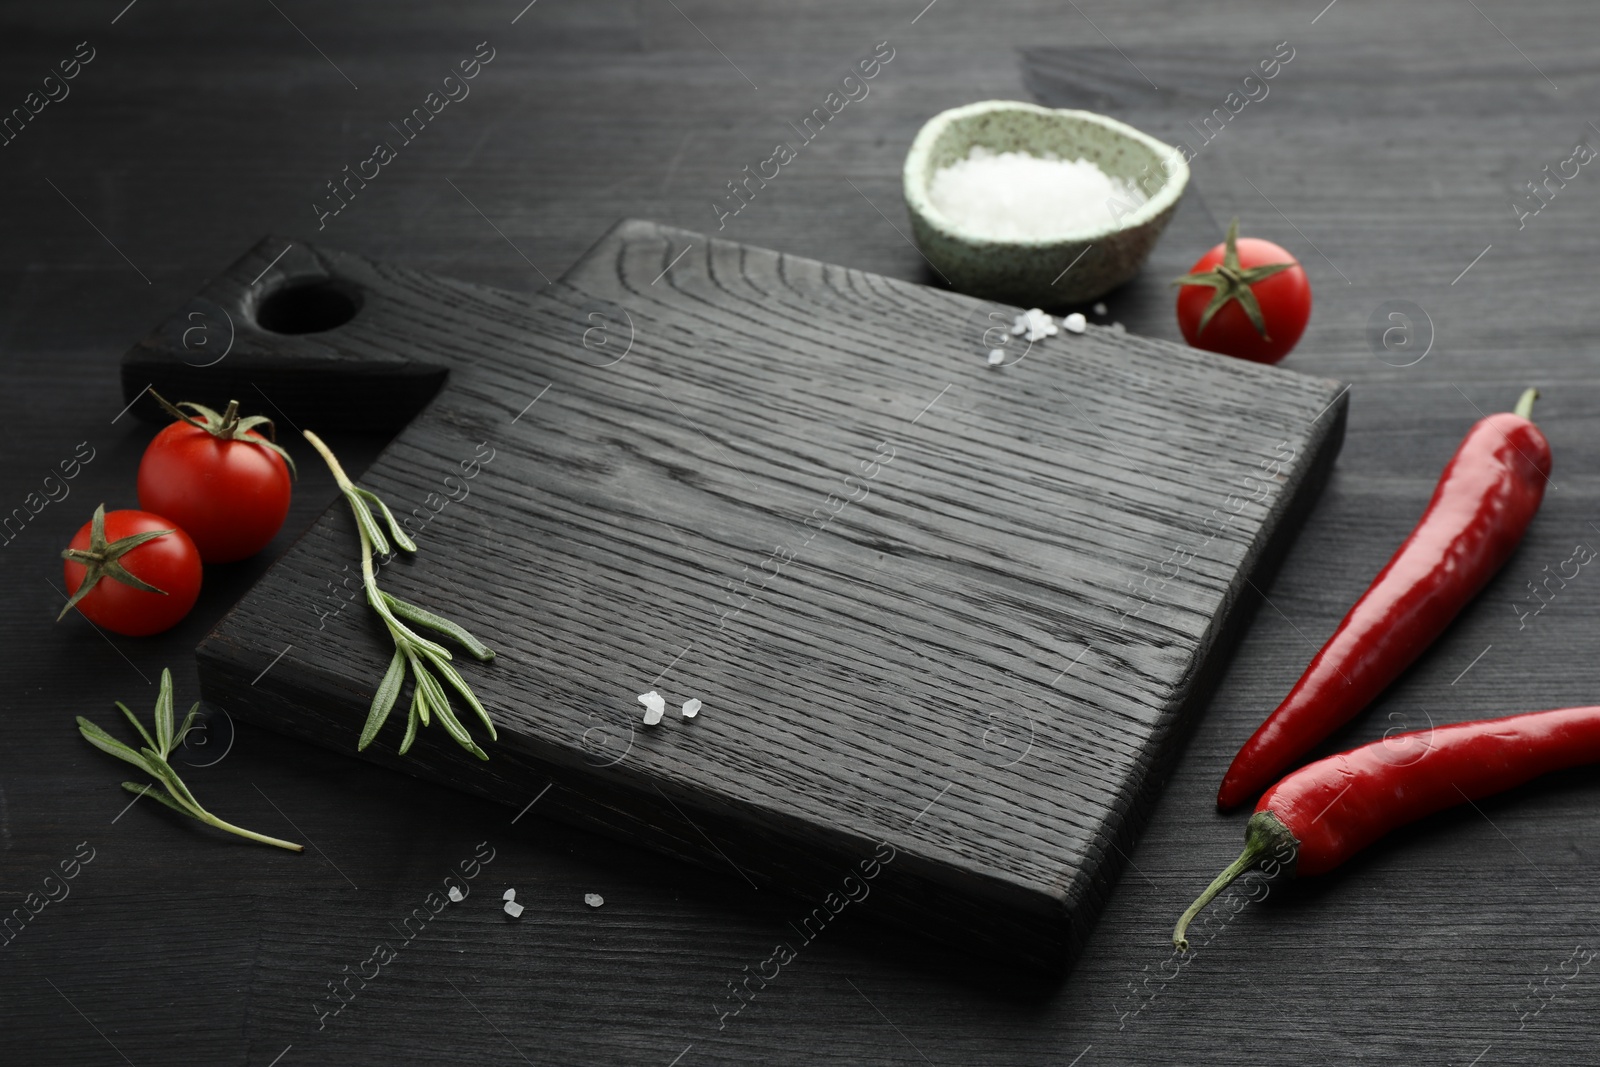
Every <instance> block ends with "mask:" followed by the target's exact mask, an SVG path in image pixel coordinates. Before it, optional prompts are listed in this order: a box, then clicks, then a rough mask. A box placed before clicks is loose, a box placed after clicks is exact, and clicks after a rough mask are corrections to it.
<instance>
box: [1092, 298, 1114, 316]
mask: <svg viewBox="0 0 1600 1067" xmlns="http://www.w3.org/2000/svg"><path fill="white" fill-rule="evenodd" d="M1094 313H1095V314H1096V315H1099V316H1101V317H1102V318H1104V317H1105V316H1107V315H1109V314H1111V310H1110V309H1109V308H1107V307H1106V305H1105V303H1104V302H1103V301H1102V302H1101V303H1098V304H1096V305H1095V306H1094Z"/></svg>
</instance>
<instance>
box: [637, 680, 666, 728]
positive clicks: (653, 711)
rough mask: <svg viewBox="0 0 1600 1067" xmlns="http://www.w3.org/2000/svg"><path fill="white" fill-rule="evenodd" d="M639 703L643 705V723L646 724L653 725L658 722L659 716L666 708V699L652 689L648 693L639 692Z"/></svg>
mask: <svg viewBox="0 0 1600 1067" xmlns="http://www.w3.org/2000/svg"><path fill="white" fill-rule="evenodd" d="M639 703H641V704H643V705H644V724H645V725H646V726H654V725H655V724H656V723H658V722H660V721H661V716H662V715H663V714H665V713H666V710H667V702H666V699H665V698H663V697H662V695H661V694H660V693H658V692H656V691H655V690H654V689H652V690H650V692H648V693H640V694H639Z"/></svg>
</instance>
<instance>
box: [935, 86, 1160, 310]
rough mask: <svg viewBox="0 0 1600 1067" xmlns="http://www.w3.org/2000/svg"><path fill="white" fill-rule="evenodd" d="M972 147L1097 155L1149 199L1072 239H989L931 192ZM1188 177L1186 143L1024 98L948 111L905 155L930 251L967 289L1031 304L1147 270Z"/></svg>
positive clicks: (1079, 297) (1096, 291)
mask: <svg viewBox="0 0 1600 1067" xmlns="http://www.w3.org/2000/svg"><path fill="white" fill-rule="evenodd" d="M973 145H982V146H984V147H985V148H988V149H991V150H993V151H996V152H1017V151H1021V152H1030V153H1033V154H1035V155H1043V154H1045V153H1047V152H1048V153H1053V154H1054V155H1056V156H1058V157H1060V158H1061V159H1088V160H1092V161H1093V162H1094V163H1095V164H1096V165H1098V166H1099V167H1100V168H1101V169H1102V170H1104V171H1105V172H1106V173H1107V174H1110V175H1112V176H1114V177H1123V178H1131V179H1133V180H1134V181H1135V182H1136V183H1137V184H1138V185H1139V187H1140V188H1141V189H1142V190H1143V191H1144V192H1145V193H1146V194H1147V195H1148V196H1149V199H1148V200H1146V201H1145V202H1144V203H1143V204H1140V205H1138V206H1136V207H1134V208H1133V210H1131V211H1128V212H1127V213H1125V214H1120V218H1117V217H1114V214H1113V211H1112V210H1111V209H1110V208H1109V207H1108V209H1107V211H1106V221H1105V225H1104V226H1103V227H1100V228H1097V229H1090V230H1085V231H1083V232H1082V233H1075V234H1072V235H1070V236H1061V237H1051V238H1048V239H1045V240H1009V239H995V238H989V237H983V236H980V235H978V234H975V233H972V232H970V231H967V230H963V229H962V228H961V227H960V226H958V225H956V223H954V222H953V221H951V220H950V219H949V218H947V217H945V216H944V215H941V214H940V213H939V212H938V211H937V210H935V209H934V207H933V204H932V203H931V202H930V201H929V199H928V186H929V184H930V182H931V181H932V179H933V175H934V172H935V171H937V170H938V169H939V168H940V167H945V166H948V165H950V164H951V163H953V162H955V161H956V160H958V159H965V158H966V155H967V153H968V152H969V151H970V150H971V149H972V146H973ZM1188 183H1189V165H1188V164H1187V163H1185V162H1184V160H1183V157H1182V156H1181V155H1180V154H1179V153H1178V150H1177V149H1175V148H1173V147H1171V146H1170V145H1166V144H1163V143H1162V142H1160V141H1158V140H1156V139H1155V138H1154V137H1151V136H1149V135H1148V134H1144V133H1140V132H1139V131H1138V130H1136V129H1134V128H1133V127H1132V126H1129V125H1126V124H1125V123H1121V122H1118V121H1117V120H1116V119H1109V118H1106V117H1105V116H1104V115H1096V114H1095V113H1094V112H1092V111H1058V110H1053V109H1051V108H1046V107H1039V106H1038V105H1036V104H1027V103H1022V102H1020V101H1015V100H985V101H983V102H981V103H977V104H968V105H967V106H965V107H958V108H954V109H952V110H950V111H944V112H941V113H939V114H938V115H935V116H934V117H933V118H931V119H929V120H928V122H927V124H926V125H924V126H923V127H922V129H921V130H920V131H919V132H918V133H917V137H916V140H914V141H912V142H911V151H909V152H907V153H906V165H905V197H906V207H907V208H908V209H909V211H910V213H911V232H912V233H913V234H914V235H915V236H916V241H917V247H918V248H920V249H922V254H923V255H925V256H927V257H928V261H929V262H930V263H932V264H933V265H934V267H935V268H936V269H937V270H938V271H939V273H940V274H942V275H944V276H945V277H946V278H947V279H949V281H950V284H951V285H952V286H953V287H954V288H956V289H957V290H959V291H960V292H963V293H970V294H971V295H973V296H981V297H987V298H989V299H993V300H1003V301H1006V302H1008V303H1013V304H1022V305H1025V306H1036V307H1052V306H1059V305H1062V304H1075V303H1081V302H1083V301H1086V300H1093V299H1094V298H1095V297H1097V296H1100V295H1101V294H1102V293H1105V292H1107V291H1109V290H1111V289H1114V288H1116V287H1117V286H1119V285H1121V284H1122V283H1123V282H1126V281H1127V280H1128V279H1130V278H1132V277H1133V276H1134V275H1135V274H1137V273H1139V268H1140V267H1141V266H1142V265H1143V264H1144V261H1145V257H1146V256H1148V255H1149V254H1150V249H1151V248H1152V247H1154V246H1155V243H1156V239H1157V238H1158V237H1160V236H1161V231H1162V230H1164V229H1166V226H1167V222H1168V221H1169V220H1170V219H1171V218H1172V213H1173V212H1174V211H1176V210H1177V208H1178V198H1179V197H1181V196H1182V195H1183V190H1184V187H1185V186H1186V185H1188ZM1069 267H1070V268H1071V269H1070V270H1069V269H1068V268H1069Z"/></svg>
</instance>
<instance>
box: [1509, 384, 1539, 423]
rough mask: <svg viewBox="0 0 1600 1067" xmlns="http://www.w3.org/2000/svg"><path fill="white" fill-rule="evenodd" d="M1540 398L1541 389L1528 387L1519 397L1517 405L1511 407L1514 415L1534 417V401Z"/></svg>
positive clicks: (1526, 417)
mask: <svg viewBox="0 0 1600 1067" xmlns="http://www.w3.org/2000/svg"><path fill="white" fill-rule="evenodd" d="M1538 399H1539V390H1537V389H1531V388H1530V389H1526V390H1524V391H1523V394H1522V396H1520V397H1519V398H1518V399H1517V406H1516V407H1514V408H1512V409H1511V413H1512V414H1513V415H1521V416H1522V417H1523V418H1525V419H1532V418H1533V402H1534V401H1535V400H1538Z"/></svg>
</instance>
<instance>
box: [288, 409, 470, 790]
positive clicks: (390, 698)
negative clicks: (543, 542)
mask: <svg viewBox="0 0 1600 1067" xmlns="http://www.w3.org/2000/svg"><path fill="white" fill-rule="evenodd" d="M300 432H301V433H302V434H303V435H304V436H305V439H306V440H307V441H309V442H311V447H312V448H315V449H316V450H317V451H318V452H319V453H320V454H321V455H322V458H323V460H324V461H325V462H326V463H327V464H328V470H330V471H332V472H333V480H334V481H335V482H337V483H338V485H339V491H340V492H342V493H343V494H344V497H345V499H346V500H348V501H349V502H350V510H351V511H352V512H353V513H354V514H355V517H356V530H357V532H358V533H359V534H360V535H361V581H362V584H363V585H365V586H366V590H367V603H368V604H370V605H372V610H373V611H376V612H377V613H378V617H379V618H381V619H382V620H383V622H384V625H385V626H387V627H388V628H389V636H390V637H391V638H392V639H393V640H394V658H393V659H391V660H390V661H389V669H388V670H387V671H386V672H385V673H384V675H383V681H381V682H379V683H378V691H377V692H376V693H375V694H373V697H372V708H371V710H370V711H368V712H367V722H366V725H365V726H363V727H362V728H361V739H360V740H359V741H358V742H356V749H357V751H359V750H361V749H364V748H366V747H367V746H368V745H370V744H371V743H372V739H373V738H375V737H377V736H378V731H379V730H381V729H383V724H384V723H385V722H387V721H388V718H389V712H390V711H391V710H393V708H394V705H395V702H396V701H397V700H398V699H399V697H400V691H401V690H402V689H403V688H405V684H406V674H407V673H408V672H409V673H410V674H411V677H412V679H413V680H414V682H415V685H414V686H413V687H412V690H411V709H410V712H409V713H408V716H407V720H406V734H405V737H404V738H403V739H402V740H401V742H400V754H401V755H402V756H403V755H405V754H406V752H407V751H408V750H410V748H411V742H412V741H414V740H416V736H417V724H418V723H419V722H420V723H421V724H422V725H423V726H427V725H428V724H429V722H430V720H431V718H432V716H434V715H437V716H438V717H439V723H440V725H442V726H443V727H444V728H445V731H446V732H447V733H449V735H450V736H451V737H453V738H455V741H456V744H458V745H460V746H461V747H462V748H464V749H466V750H467V751H468V752H470V753H472V754H473V755H474V756H477V757H478V758H479V759H483V760H486V759H488V758H489V756H488V754H487V753H485V752H484V751H483V749H481V748H479V747H478V745H477V743H476V742H475V741H473V740H472V736H471V735H470V734H468V733H467V728H466V727H465V726H463V725H461V720H460V719H458V718H456V714H455V712H454V711H453V710H452V709H451V707H450V697H449V695H448V694H447V693H446V692H445V688H444V686H443V685H441V684H440V682H439V678H443V679H444V680H445V681H446V682H448V683H449V684H450V687H451V688H452V689H454V690H455V691H456V692H457V693H459V694H461V698H462V699H463V700H465V701H466V702H467V706H468V707H470V708H472V710H473V711H475V712H477V715H478V718H479V719H481V720H482V721H483V725H484V726H485V727H487V728H488V730H489V737H490V739H491V740H498V739H499V735H498V734H497V733H496V732H495V728H494V722H493V721H492V720H491V719H490V718H489V713H488V712H487V711H485V710H484V707H483V704H482V703H481V702H480V701H479V700H478V697H477V695H476V694H474V693H473V691H472V687H471V686H469V685H467V681H466V679H465V678H463V677H461V672H459V671H457V670H456V669H455V667H453V666H452V665H451V663H450V660H451V659H452V658H453V657H452V656H451V655H450V650H449V649H447V648H445V647H444V646H443V645H441V644H439V643H438V642H436V641H430V640H429V639H428V638H426V637H423V636H421V635H420V634H418V633H417V632H416V631H415V630H413V629H411V628H410V627H409V626H407V625H406V622H411V623H415V624H417V625H418V626H425V627H427V628H428V629H430V630H435V631H437V632H439V633H441V634H444V635H445V636H446V637H449V638H452V639H453V640H455V641H456V642H457V643H459V644H460V645H461V646H462V647H463V648H465V649H466V650H467V651H468V652H470V653H471V654H472V655H473V657H474V658H476V659H478V660H481V661H484V662H487V661H489V660H492V659H494V652H493V651H491V650H490V649H489V648H488V647H487V646H485V645H484V644H483V643H482V642H481V641H479V640H478V639H477V638H475V637H473V636H472V635H471V634H469V633H467V631H466V630H464V629H462V628H461V627H460V626H458V625H456V624H455V623H453V622H451V621H450V620H449V619H445V618H441V617H440V616H438V615H435V614H434V613H433V612H431V611H427V610H425V609H423V608H419V607H417V606H416V605H415V604H410V603H407V602H406V601H404V600H401V599H400V598H399V597H395V596H391V595H389V594H388V593H385V592H384V591H383V590H382V589H379V588H378V577H377V575H376V573H375V572H374V571H373V567H372V557H373V554H374V553H377V554H379V555H388V554H389V551H390V549H389V538H388V537H385V536H384V532H383V527H382V526H379V525H378V520H377V519H376V518H374V517H373V514H372V509H373V508H377V509H378V512H379V514H381V515H382V516H383V521H384V525H386V526H387V527H388V528H389V535H390V536H391V537H393V538H394V543H395V545H396V546H397V547H398V548H400V549H402V550H403V551H406V552H415V551H416V550H417V546H416V543H415V542H414V541H412V540H411V538H409V537H407V536H406V532H405V531H404V530H402V529H401V528H400V524H399V522H397V521H396V520H395V517H394V513H393V512H391V511H390V510H389V507H388V505H387V504H385V503H384V502H383V501H382V500H380V499H378V496H377V494H376V493H373V492H371V491H369V490H366V489H363V488H361V487H360V486H358V485H356V484H355V483H354V482H352V481H351V480H350V478H349V476H348V475H346V474H345V472H344V468H343V467H341V466H340V465H339V461H338V459H336V458H335V457H334V455H333V453H332V452H331V451H330V450H329V449H328V446H327V445H325V444H323V443H322V439H321V438H320V437H318V436H317V435H316V434H314V433H312V432H311V431H310V430H302V431H300ZM401 620H405V621H404V622H402V621H401ZM435 673H437V674H438V676H439V677H437V678H436V677H434V675H435Z"/></svg>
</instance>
